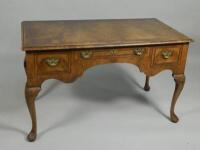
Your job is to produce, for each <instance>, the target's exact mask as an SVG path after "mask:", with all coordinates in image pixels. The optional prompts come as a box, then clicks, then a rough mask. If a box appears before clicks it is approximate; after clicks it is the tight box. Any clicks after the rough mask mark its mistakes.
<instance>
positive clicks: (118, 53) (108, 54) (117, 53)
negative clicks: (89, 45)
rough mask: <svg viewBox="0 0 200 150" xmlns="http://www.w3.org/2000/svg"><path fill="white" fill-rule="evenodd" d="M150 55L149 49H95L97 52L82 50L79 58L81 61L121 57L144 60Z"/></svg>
mask: <svg viewBox="0 0 200 150" xmlns="http://www.w3.org/2000/svg"><path fill="white" fill-rule="evenodd" d="M146 55H148V51H147V48H145V47H138V48H110V49H95V50H81V51H79V56H78V57H80V58H81V59H84V60H87V59H88V60H90V59H109V58H120V57H134V56H135V57H136V58H142V57H143V56H146Z"/></svg>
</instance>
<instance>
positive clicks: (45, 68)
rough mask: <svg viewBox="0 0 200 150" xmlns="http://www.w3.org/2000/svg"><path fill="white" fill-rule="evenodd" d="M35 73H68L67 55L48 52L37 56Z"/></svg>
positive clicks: (68, 62)
mask: <svg viewBox="0 0 200 150" xmlns="http://www.w3.org/2000/svg"><path fill="white" fill-rule="evenodd" d="M36 71H37V73H38V74H40V75H49V74H57V73H59V72H70V61H69V55H68V54H67V53H65V52H49V53H40V54H37V56H36Z"/></svg>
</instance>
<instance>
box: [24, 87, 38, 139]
mask: <svg viewBox="0 0 200 150" xmlns="http://www.w3.org/2000/svg"><path fill="white" fill-rule="evenodd" d="M39 91H40V87H28V84H26V87H25V97H26V104H27V106H28V110H29V113H30V116H31V120H32V129H31V131H30V133H29V134H28V136H27V139H28V141H30V142H32V141H34V140H35V139H36V137H37V120H36V111H35V98H36V96H37V95H38V93H39Z"/></svg>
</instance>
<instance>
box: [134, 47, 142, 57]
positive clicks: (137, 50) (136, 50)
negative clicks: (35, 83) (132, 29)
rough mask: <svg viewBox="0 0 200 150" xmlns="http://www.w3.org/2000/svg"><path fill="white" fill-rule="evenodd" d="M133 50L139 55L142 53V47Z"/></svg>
mask: <svg viewBox="0 0 200 150" xmlns="http://www.w3.org/2000/svg"><path fill="white" fill-rule="evenodd" d="M133 52H134V54H135V55H137V56H141V55H142V54H143V53H144V48H135V49H134V50H133Z"/></svg>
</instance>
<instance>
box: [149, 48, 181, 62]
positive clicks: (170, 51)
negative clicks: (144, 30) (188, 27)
mask: <svg viewBox="0 0 200 150" xmlns="http://www.w3.org/2000/svg"><path fill="white" fill-rule="evenodd" d="M152 50H153V51H154V54H153V64H157V65H159V64H174V63H178V61H179V59H180V54H181V46H163V47H153V48H152Z"/></svg>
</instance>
